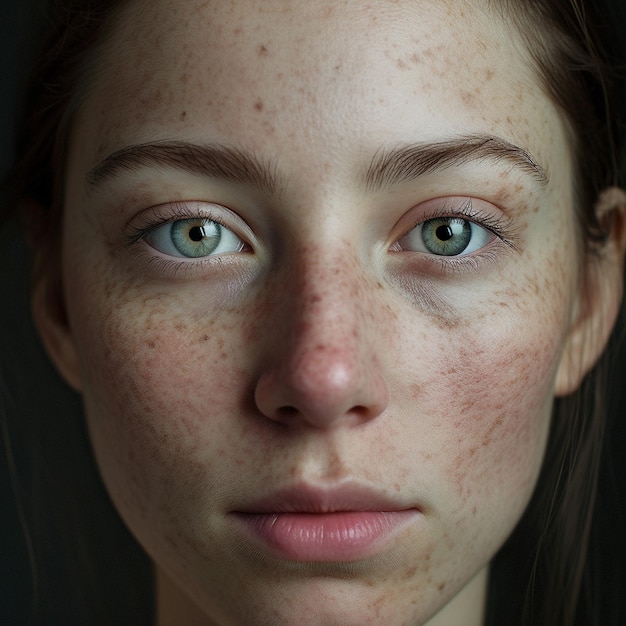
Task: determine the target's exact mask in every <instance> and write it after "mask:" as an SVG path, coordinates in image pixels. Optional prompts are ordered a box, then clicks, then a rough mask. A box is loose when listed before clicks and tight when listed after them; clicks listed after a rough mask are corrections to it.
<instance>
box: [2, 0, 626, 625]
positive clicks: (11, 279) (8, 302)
mask: <svg viewBox="0 0 626 626" xmlns="http://www.w3.org/2000/svg"><path fill="white" fill-rule="evenodd" d="M40 4H41V2H39V0H0V94H1V95H0V176H1V177H4V175H5V173H6V170H7V168H8V167H9V165H10V163H11V159H12V133H13V121H12V120H13V119H14V117H15V113H16V110H17V108H18V104H17V102H18V101H17V97H16V92H17V87H16V86H17V85H19V83H20V80H21V77H22V76H23V74H24V68H25V67H27V66H28V63H29V59H30V58H31V56H32V54H33V52H34V50H35V49H36V48H37V39H38V37H37V35H36V33H37V27H38V25H39V24H40V22H41V13H42V10H41V9H40V8H39V7H38V5H40ZM616 6H617V9H618V12H619V13H621V16H622V18H621V23H622V24H624V25H625V26H624V31H625V32H626V0H617V5H616ZM625 47H626V44H625ZM623 57H624V58H625V59H626V54H624V55H623ZM0 201H2V202H3V203H5V202H6V200H5V198H0ZM0 250H2V251H3V255H2V257H0V258H2V262H1V263H2V264H1V265H0V289H1V291H0V624H27V623H30V618H29V614H30V613H29V611H30V605H31V602H32V598H33V593H34V589H33V584H32V576H31V558H30V548H29V544H30V540H29V538H28V535H27V533H25V532H24V531H23V523H22V520H21V513H20V508H21V507H22V503H24V502H25V500H24V493H25V491H26V486H27V485H28V484H29V481H30V480H31V470H32V459H31V458H30V456H29V454H28V443H27V442H29V441H32V438H33V437H43V438H45V437H47V436H48V435H47V434H46V432H45V431H43V432H41V433H32V432H30V431H29V430H28V427H27V425H26V423H27V422H28V416H29V413H30V414H33V413H35V412H38V411H45V412H46V413H47V414H49V418H50V426H49V428H50V429H54V428H62V427H63V424H64V423H67V421H68V420H70V421H71V420H80V419H81V417H80V406H79V399H78V398H77V397H76V396H75V395H74V394H72V392H70V391H69V390H67V389H66V388H65V386H64V385H63V384H62V383H61V382H60V380H59V378H58V376H57V375H56V373H55V372H54V371H53V369H52V368H51V366H50V365H49V363H48V361H47V359H46V358H45V356H44V355H43V352H42V350H41V347H40V345H39V343H38V341H37V340H36V338H35V336H34V332H33V329H32V325H31V322H30V319H29V317H28V315H27V311H28V278H27V275H26V274H27V273H26V272H25V271H24V268H25V267H26V266H27V264H28V256H27V253H26V245H25V244H24V242H23V240H22V238H21V236H20V234H19V232H18V231H17V230H16V229H14V228H9V229H8V230H7V229H4V230H2V232H0ZM624 328H625V324H624V322H623V321H622V322H621V324H620V327H619V330H618V335H619V336H620V337H621V336H622V335H623V334H624ZM620 346H621V351H620V352H618V353H617V354H616V357H615V365H614V368H613V371H612V377H613V386H612V388H613V389H614V390H615V391H614V394H613V396H612V397H611V398H610V414H611V431H610V437H609V438H608V441H609V443H608V445H607V450H606V454H605V462H606V467H607V468H611V467H612V468H613V469H612V471H609V472H605V481H607V482H608V483H611V482H614V483H615V485H616V487H617V489H616V491H617V493H618V496H619V497H618V499H617V500H615V501H611V502H610V503H609V504H610V506H607V507H606V508H605V511H607V514H608V515H611V516H612V519H611V520H610V522H611V524H609V525H608V526H607V528H612V529H613V531H612V532H608V533H607V534H606V536H605V539H604V546H603V552H605V553H607V554H611V553H614V552H615V551H618V552H619V553H620V554H621V555H622V559H621V565H622V567H621V571H620V572H618V573H617V576H618V578H619V576H621V580H622V584H626V574H625V573H624V572H625V571H626V530H624V527H625V526H626V514H625V511H626V408H625V407H626V393H625V388H626V348H625V347H624V342H623V341H620ZM24 398H27V399H28V402H26V404H25V403H24ZM18 406H19V410H18V409H17V407H18ZM67 407H69V408H67ZM61 413H62V415H61ZM50 432H52V430H51V431H50ZM57 434H58V433H57ZM56 453H58V454H61V455H62V454H63V451H62V450H61V449H59V450H56ZM611 477H612V478H611ZM605 486H606V485H605ZM16 494H18V498H17V500H16V497H15V496H16ZM68 497H73V494H68ZM75 497H77V498H78V497H81V496H80V495H79V493H78V492H77V493H76V494H75ZM18 502H19V503H20V505H19V506H18ZM103 519H105V520H106V519H107V518H106V515H104V514H103ZM106 523H107V524H108V523H109V522H108V521H106ZM94 524H95V521H94ZM49 548H50V551H49V552H48V559H49V561H50V563H52V564H53V565H52V569H53V568H54V559H55V549H56V550H57V551H58V555H61V554H63V553H64V551H65V550H66V549H67V546H49ZM600 556H601V555H600ZM61 560H62V559H60V558H59V562H60V561H61ZM48 565H50V564H48ZM111 567H115V565H114V564H112V565H111ZM615 575H616V572H614V571H611V572H607V573H606V576H605V578H606V583H607V586H608V588H609V589H611V588H612V590H613V592H615V591H616V587H615V580H614V577H615ZM622 588H623V587H622ZM624 592H626V589H624ZM55 611H56V614H57V619H56V620H55V621H54V622H50V623H59V624H61V623H68V624H69V623H71V621H70V618H69V617H67V616H65V617H64V616H63V607H62V606H61V607H57V608H56V609H55ZM94 623H95V622H94ZM128 623H131V622H130V621H129V622H128ZM623 623H624V624H626V609H625V610H624V621H623Z"/></svg>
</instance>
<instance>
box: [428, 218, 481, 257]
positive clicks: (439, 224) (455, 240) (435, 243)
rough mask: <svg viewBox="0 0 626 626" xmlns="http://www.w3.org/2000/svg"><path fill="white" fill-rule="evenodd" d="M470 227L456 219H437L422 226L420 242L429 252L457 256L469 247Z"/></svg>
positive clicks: (461, 220)
mask: <svg viewBox="0 0 626 626" xmlns="http://www.w3.org/2000/svg"><path fill="white" fill-rule="evenodd" d="M471 238H472V225H471V222H469V221H468V220H464V219H462V218H458V217H437V218H434V219H431V220H426V221H425V222H424V223H423V224H422V240H423V242H424V245H425V246H426V248H427V250H428V251H429V252H432V253H433V254H438V255H440V256H457V255H459V254H461V253H462V252H463V251H464V250H465V249H466V248H467V246H468V245H469V243H470V240H471Z"/></svg>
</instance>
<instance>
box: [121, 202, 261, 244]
mask: <svg viewBox="0 0 626 626" xmlns="http://www.w3.org/2000/svg"><path fill="white" fill-rule="evenodd" d="M188 219H206V220H210V221H213V222H216V223H217V224H219V225H220V226H223V227H224V228H227V229H228V230H231V231H233V232H234V233H235V234H236V235H237V237H239V238H240V239H241V240H242V241H243V242H244V243H245V244H246V245H247V246H249V247H252V248H256V238H255V237H254V233H253V232H252V230H251V229H250V227H249V226H248V224H247V223H246V222H245V221H244V220H243V218H241V217H240V216H239V215H238V214H237V213H235V212H234V211H233V210H232V209H229V208H227V207H225V206H223V205H220V204H215V203H212V202H206V201H199V200H190V201H187V200H186V201H176V202H168V203H163V204H158V205H155V206H152V207H149V208H147V209H144V210H142V211H141V212H140V213H138V214H136V215H134V216H133V217H131V219H130V220H128V222H127V223H126V226H125V231H126V233H127V237H128V240H129V242H130V243H131V244H134V243H137V242H138V241H140V240H141V239H143V238H144V237H145V236H146V235H147V234H148V233H149V232H151V231H153V230H154V229H156V228H158V227H159V226H162V225H164V224H169V223H173V222H176V221H179V220H188Z"/></svg>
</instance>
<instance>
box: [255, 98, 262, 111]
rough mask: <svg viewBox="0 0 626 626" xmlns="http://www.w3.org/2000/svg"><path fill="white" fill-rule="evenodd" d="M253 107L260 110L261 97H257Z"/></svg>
mask: <svg viewBox="0 0 626 626" xmlns="http://www.w3.org/2000/svg"><path fill="white" fill-rule="evenodd" d="M254 108H255V110H256V111H259V112H261V111H262V110H263V100H261V98H259V99H258V100H257V101H256V102H255V103H254Z"/></svg>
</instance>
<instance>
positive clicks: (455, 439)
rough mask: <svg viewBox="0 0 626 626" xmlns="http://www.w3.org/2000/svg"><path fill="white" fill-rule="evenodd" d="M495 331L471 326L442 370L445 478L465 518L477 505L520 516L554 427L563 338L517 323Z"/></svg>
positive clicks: (500, 512) (496, 511)
mask: <svg viewBox="0 0 626 626" xmlns="http://www.w3.org/2000/svg"><path fill="white" fill-rule="evenodd" d="M497 331H498V332H497V333H496V334H495V335H494V336H493V337H489V336H486V335H485V334H484V333H483V336H482V338H481V336H480V334H478V332H477V333H472V335H473V339H472V340H469V339H468V340H467V345H468V346H469V347H468V348H467V349H464V350H462V351H461V353H460V355H459V357H458V358H451V359H449V360H448V363H447V364H445V365H444V367H443V368H442V371H441V376H442V379H443V389H446V388H448V389H449V390H450V391H449V398H450V401H449V406H450V408H451V411H450V413H449V418H448V419H449V421H448V422H447V427H446V431H445V433H446V434H445V444H444V448H446V449H447V450H448V451H449V453H448V455H447V458H448V463H447V464H446V465H447V469H446V473H447V480H448V484H449V486H450V488H451V489H452V490H453V492H454V497H455V502H457V506H458V507H459V509H460V510H461V511H463V513H464V515H463V516H462V517H461V519H465V520H466V521H469V520H470V519H471V517H472V516H473V515H474V514H475V513H476V507H477V506H478V508H480V509H481V512H480V513H479V514H480V515H487V514H488V513H489V512H492V513H493V514H494V515H496V516H501V515H502V511H508V513H506V514H507V515H509V516H510V517H511V519H513V520H514V519H516V518H517V517H519V515H521V513H522V511H523V509H524V508H525V505H526V503H527V501H528V499H529V498H530V495H531V493H532V490H533V488H534V484H535V481H536V479H537V476H538V473H539V470H540V467H541V464H542V459H543V453H544V449H545V443H546V438H547V434H548V429H549V422H550V414H551V408H552V402H553V379H554V373H555V368H556V363H557V359H558V355H559V352H560V344H559V342H558V341H555V339H554V335H551V334H550V332H549V328H547V329H543V330H540V329H538V328H535V329H533V332H530V328H528V327H527V328H524V327H523V325H522V324H520V325H519V327H518V328H517V329H516V328H515V327H514V326H512V327H510V328H508V329H507V332H503V329H502V328H500V329H497ZM477 337H478V340H477V339H476V338H477ZM496 337H497V339H496ZM444 406H445V405H444Z"/></svg>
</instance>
